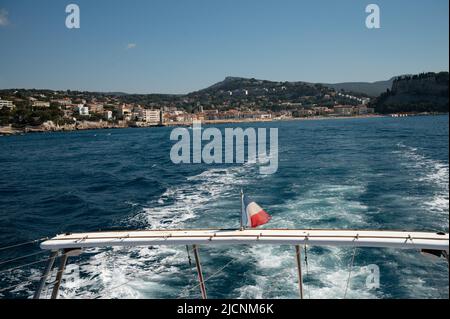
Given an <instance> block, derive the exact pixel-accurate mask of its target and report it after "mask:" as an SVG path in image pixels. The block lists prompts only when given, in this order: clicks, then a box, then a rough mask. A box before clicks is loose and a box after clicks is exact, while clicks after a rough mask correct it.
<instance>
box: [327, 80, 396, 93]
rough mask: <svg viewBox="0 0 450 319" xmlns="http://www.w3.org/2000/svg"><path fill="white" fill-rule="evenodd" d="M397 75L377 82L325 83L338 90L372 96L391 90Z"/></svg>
mask: <svg viewBox="0 0 450 319" xmlns="http://www.w3.org/2000/svg"><path fill="white" fill-rule="evenodd" d="M396 78H397V76H395V77H392V78H391V79H389V80H386V81H376V82H343V83H335V84H327V83H324V84H323V85H325V86H327V87H329V88H332V89H335V90H336V91H341V90H344V91H347V92H356V93H363V94H367V95H368V96H370V97H377V96H379V95H381V94H383V93H384V92H386V91H387V90H390V89H391V87H392V84H393V83H394V80H395V79H396Z"/></svg>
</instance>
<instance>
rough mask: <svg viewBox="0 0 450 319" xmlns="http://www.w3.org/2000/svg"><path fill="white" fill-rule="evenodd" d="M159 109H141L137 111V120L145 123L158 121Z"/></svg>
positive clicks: (159, 116)
mask: <svg viewBox="0 0 450 319" xmlns="http://www.w3.org/2000/svg"><path fill="white" fill-rule="evenodd" d="M160 119H161V111H155V110H147V109H142V110H140V111H139V120H140V121H142V122H147V123H159V122H160Z"/></svg>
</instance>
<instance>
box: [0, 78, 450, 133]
mask: <svg viewBox="0 0 450 319" xmlns="http://www.w3.org/2000/svg"><path fill="white" fill-rule="evenodd" d="M374 85H375V84H374ZM374 85H372V87H369V86H368V87H367V88H366V89H360V90H356V89H355V90H352V86H351V85H348V84H347V86H346V87H345V88H343V87H339V86H338V85H335V86H333V85H325V84H313V83H307V82H271V81H264V80H256V79H245V78H235V77H228V78H226V79H225V80H224V81H222V82H219V83H217V84H214V85H213V86H211V87H208V88H206V89H203V90H200V91H196V92H192V93H189V94H186V95H170V94H126V93H97V92H82V91H71V90H66V91H54V90H37V89H6V90H0V134H2V135H7V134H17V133H26V132H45V131H72V130H86V129H101V128H125V127H150V126H176V125H180V126H184V125H191V124H192V122H193V121H195V120H197V121H202V122H203V123H204V124H221V123H235V122H262V121H281V120H293V119H321V118H342V117H370V116H379V115H384V114H390V115H391V116H395V117H398V116H408V115H416V114H429V113H435V112H448V100H447V99H446V98H445V99H443V98H441V96H444V95H445V93H448V72H442V73H424V74H420V75H415V76H403V77H398V78H396V79H393V80H392V81H391V82H386V83H384V84H383V85H384V87H375V86H374ZM378 86H379V85H378ZM422 88H424V89H422ZM375 89H376V90H378V92H375V93H374V91H375ZM421 89H422V90H425V91H424V92H423V94H422V95H421V96H419V99H418V100H417V101H415V100H414V98H416V99H417V96H418V95H417V94H416V93H417V92H418V91H419V92H420V90H421ZM435 91H436V92H435ZM411 92H413V93H411ZM441 93H442V94H444V95H442V94H441ZM440 99H442V100H445V101H441V100H440ZM403 101H406V102H403Z"/></svg>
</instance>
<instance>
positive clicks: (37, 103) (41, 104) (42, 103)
mask: <svg viewBox="0 0 450 319" xmlns="http://www.w3.org/2000/svg"><path fill="white" fill-rule="evenodd" d="M33 106H34V107H50V102H45V101H34V102H33Z"/></svg>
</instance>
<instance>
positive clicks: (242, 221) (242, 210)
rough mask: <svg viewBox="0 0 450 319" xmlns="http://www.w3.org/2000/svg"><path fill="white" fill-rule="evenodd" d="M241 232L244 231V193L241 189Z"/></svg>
mask: <svg viewBox="0 0 450 319" xmlns="http://www.w3.org/2000/svg"><path fill="white" fill-rule="evenodd" d="M240 230H241V231H243V230H244V191H243V189H242V188H241V228H240Z"/></svg>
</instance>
